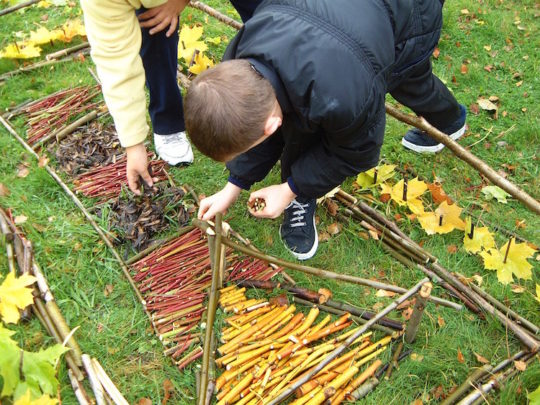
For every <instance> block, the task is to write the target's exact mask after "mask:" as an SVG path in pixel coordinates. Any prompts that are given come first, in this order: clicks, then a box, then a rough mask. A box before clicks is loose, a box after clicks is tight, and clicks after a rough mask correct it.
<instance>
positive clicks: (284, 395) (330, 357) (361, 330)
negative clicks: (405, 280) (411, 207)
mask: <svg viewBox="0 0 540 405" xmlns="http://www.w3.org/2000/svg"><path fill="white" fill-rule="evenodd" d="M428 281H429V279H428V278H424V279H422V280H421V281H420V282H418V283H417V284H416V285H415V286H414V287H412V288H411V289H410V290H408V291H406V292H405V293H404V294H403V295H401V296H399V297H398V298H397V299H396V300H394V301H393V302H392V303H391V304H390V305H388V306H387V307H386V308H384V309H383V310H382V311H381V312H379V313H377V315H375V316H374V317H373V318H371V319H370V320H369V321H367V322H366V323H365V324H364V325H363V326H362V327H360V328H359V329H358V330H357V331H356V332H355V333H353V334H352V335H351V336H349V337H348V338H347V340H345V342H343V343H342V344H341V345H340V346H338V347H337V348H336V349H335V350H334V351H333V352H332V353H330V354H329V355H328V356H327V357H326V358H324V359H323V360H322V361H321V362H320V363H319V364H318V365H317V366H316V367H315V368H313V369H312V370H310V371H309V372H307V373H305V374H304V375H303V377H302V378H300V379H299V380H297V381H296V382H295V383H294V384H291V385H290V386H289V388H287V389H286V390H285V391H283V392H282V393H281V394H280V395H278V396H277V397H276V398H274V399H273V400H272V401H271V402H269V403H268V405H277V404H281V403H282V402H283V401H284V400H285V399H286V398H287V397H289V395H291V394H292V393H294V391H295V390H296V389H298V388H299V387H300V386H302V385H303V384H305V383H306V382H308V381H309V380H310V379H311V377H313V376H314V375H315V374H317V373H318V372H319V371H321V370H322V369H323V368H324V367H326V366H327V365H328V364H329V363H330V362H331V361H332V360H334V359H335V358H337V357H338V356H339V355H340V354H341V353H343V352H344V351H345V350H346V349H347V347H349V346H350V345H351V344H352V343H353V342H354V341H355V340H356V339H358V338H359V337H360V336H361V335H362V334H363V333H364V332H365V331H367V330H368V329H369V328H370V327H371V326H372V325H374V324H375V323H376V322H377V321H378V320H379V319H381V318H383V317H384V316H385V315H386V314H388V313H390V312H391V311H393V310H394V309H395V308H396V307H397V306H398V305H399V304H401V303H402V302H403V301H405V300H406V299H408V298H410V297H411V296H413V295H414V294H416V292H417V291H418V290H420V288H422V286H423V285H424V283H427V282H428Z"/></svg>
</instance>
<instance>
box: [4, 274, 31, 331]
mask: <svg viewBox="0 0 540 405" xmlns="http://www.w3.org/2000/svg"><path fill="white" fill-rule="evenodd" d="M35 281H36V278H35V277H34V276H30V275H29V274H23V275H22V276H20V277H19V278H15V274H13V273H8V275H7V276H6V278H5V279H4V281H3V282H2V284H1V285H0V316H1V317H2V319H3V321H4V322H5V323H17V322H18V321H19V318H20V314H19V309H24V308H26V307H27V306H28V305H30V304H31V303H32V302H34V297H33V296H32V289H31V288H29V287H28V286H29V285H32V284H33V283H34V282H35Z"/></svg>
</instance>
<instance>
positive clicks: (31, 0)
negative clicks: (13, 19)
mask: <svg viewBox="0 0 540 405" xmlns="http://www.w3.org/2000/svg"><path fill="white" fill-rule="evenodd" d="M39 1H40V0H29V1H25V2H23V3H19V4H16V5H14V6H11V7H7V8H4V9H3V10H0V17H1V16H3V15H6V14H9V13H13V12H14V11H17V10H20V9H21V8H25V7H28V6H31V5H32V4H36V3H39Z"/></svg>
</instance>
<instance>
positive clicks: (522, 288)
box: [510, 284, 526, 294]
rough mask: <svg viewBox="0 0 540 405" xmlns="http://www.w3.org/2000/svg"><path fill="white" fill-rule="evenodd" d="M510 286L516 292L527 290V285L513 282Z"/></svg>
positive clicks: (520, 292)
mask: <svg viewBox="0 0 540 405" xmlns="http://www.w3.org/2000/svg"><path fill="white" fill-rule="evenodd" d="M510 288H511V289H512V292H514V293H516V294H522V293H524V292H525V291H526V290H525V287H522V286H520V285H517V284H512V286H511V287H510Z"/></svg>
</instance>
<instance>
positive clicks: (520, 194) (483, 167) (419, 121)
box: [385, 103, 540, 214]
mask: <svg viewBox="0 0 540 405" xmlns="http://www.w3.org/2000/svg"><path fill="white" fill-rule="evenodd" d="M385 106H386V112H387V113H388V115H391V116H392V117H394V118H396V119H397V120H398V121H401V122H404V123H406V124H409V125H412V126H415V127H416V128H418V129H420V130H421V131H424V132H425V133H426V134H428V135H429V136H430V137H432V138H433V139H435V140H436V141H437V142H439V143H442V144H443V145H445V146H446V147H447V148H448V149H450V150H451V151H452V153H454V155H456V156H457V157H458V158H459V159H461V160H463V161H464V162H465V163H467V164H469V165H470V166H472V167H473V168H474V169H475V170H476V171H478V172H479V173H481V174H482V175H484V176H485V177H487V178H488V179H489V180H490V181H491V182H492V183H493V184H495V185H496V186H499V187H500V188H502V189H503V190H504V191H506V192H507V193H508V194H510V195H511V196H512V197H514V198H516V199H517V200H519V201H521V202H522V203H523V204H524V205H525V206H526V207H528V208H529V209H530V210H531V211H533V212H535V213H536V214H540V202H538V200H536V199H535V198H533V197H531V196H530V195H529V194H527V193H526V192H525V191H523V190H522V189H521V188H519V187H518V186H516V185H515V184H514V183H512V182H510V181H509V180H507V179H505V178H504V177H502V176H501V175H500V174H499V173H497V172H496V171H495V170H493V169H492V168H491V166H489V165H488V164H487V163H485V162H484V161H483V160H481V159H479V158H478V157H476V156H475V155H473V154H472V153H471V152H469V151H468V150H467V149H466V148H464V147H463V146H461V145H460V144H459V143H457V142H456V141H454V140H453V139H452V138H450V137H449V136H448V135H446V134H445V133H443V132H441V131H439V130H438V129H437V128H435V127H433V126H432V125H431V124H430V123H429V122H427V121H426V120H425V119H424V118H422V117H416V116H413V115H410V114H405V113H404V112H402V111H400V110H399V109H397V108H396V107H394V106H392V105H390V104H389V103H386V104H385Z"/></svg>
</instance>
